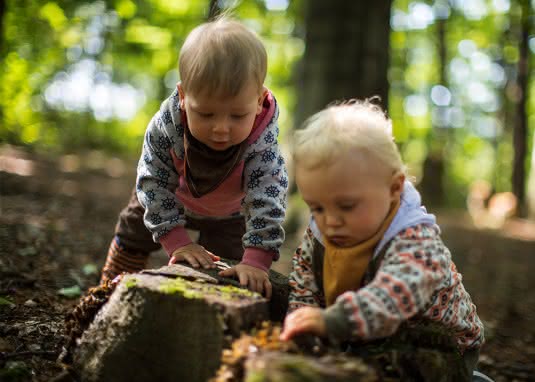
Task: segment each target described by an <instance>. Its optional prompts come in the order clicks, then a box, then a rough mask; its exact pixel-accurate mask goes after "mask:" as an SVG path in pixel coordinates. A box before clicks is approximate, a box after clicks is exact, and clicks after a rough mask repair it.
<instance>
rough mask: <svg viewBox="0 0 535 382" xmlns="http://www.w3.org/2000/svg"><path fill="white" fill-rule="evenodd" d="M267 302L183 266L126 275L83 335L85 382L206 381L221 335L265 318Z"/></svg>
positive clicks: (80, 364)
mask: <svg viewBox="0 0 535 382" xmlns="http://www.w3.org/2000/svg"><path fill="white" fill-rule="evenodd" d="M268 311H269V308H268V303H267V300H266V299H264V298H263V297H262V296H260V295H259V294H258V293H253V292H250V291H248V290H246V289H241V288H238V287H235V286H232V285H223V284H220V283H219V282H218V280H217V279H215V278H214V277H211V276H209V275H207V274H205V273H201V272H197V271H195V270H193V269H191V268H188V267H184V266H181V265H176V264H175V265H172V266H169V267H163V268H161V269H159V270H152V271H145V273H141V274H133V275H127V276H125V277H124V278H123V280H122V281H121V282H120V284H119V285H118V286H117V288H116V290H115V291H114V293H113V294H112V296H111V297H110V300H109V301H108V302H107V303H106V304H105V305H104V306H103V308H102V309H101V310H100V312H99V313H98V314H97V316H96V317H95V320H94V321H93V322H92V324H91V325H90V326H89V328H88V329H87V330H86V331H85V332H84V333H83V335H82V337H81V339H80V341H79V344H78V346H77V348H76V350H75V354H74V367H75V369H76V370H78V371H80V373H81V379H82V380H83V381H103V380H105V381H129V382H131V381H149V380H157V381H180V380H183V381H206V380H207V379H208V378H209V377H211V376H212V375H213V374H214V373H215V371H216V369H217V367H218V366H219V363H220V356H221V351H222V349H223V346H224V342H225V336H227V335H230V336H237V335H239V333H240V331H242V330H247V329H249V328H251V327H252V326H253V325H254V324H255V323H257V322H260V321H263V320H267V319H268V317H269V314H268Z"/></svg>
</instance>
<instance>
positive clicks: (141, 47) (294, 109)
mask: <svg viewBox="0 0 535 382" xmlns="http://www.w3.org/2000/svg"><path fill="white" fill-rule="evenodd" d="M534 4H535V1H534V0H463V1H461V0H426V1H424V0H421V1H411V0H380V1H375V2H372V3H366V2H351V1H342V0H336V1H332V2H325V1H319V0H309V1H304V0H241V1H240V0H180V1H168V0H139V1H134V0H99V1H82V0H80V1H68V0H57V1H46V0H19V1H15V0H7V1H0V142H4V143H10V144H15V145H23V146H26V147H29V148H31V149H35V150H46V151H50V152H54V153H64V152H76V151H78V150H81V149H98V150H106V151H110V152H114V153H123V154H132V155H133V156H137V154H138V151H139V148H140V146H141V141H142V135H143V133H144V130H145V127H146V125H147V123H148V121H149V119H150V118H151V117H152V115H153V114H154V112H155V111H156V110H157V109H158V107H159V104H160V102H161V101H162V100H163V99H165V98H166V97H167V95H168V94H169V93H170V92H171V91H172V90H173V88H174V87H175V84H176V82H177V81H178V80H179V79H178V71H177V67H176V66H177V56H178V52H179V49H180V46H181V44H182V42H183V40H184V38H185V36H186V35H187V33H188V32H189V31H190V30H191V29H192V28H193V27H194V26H196V25H198V24H199V23H201V22H203V21H204V20H206V19H207V18H208V17H209V14H210V10H212V13H214V12H215V13H217V10H227V9H230V10H231V12H232V13H233V14H234V15H235V16H236V17H237V18H239V19H241V20H242V21H243V22H244V23H246V24H247V25H248V26H249V27H251V28H253V29H254V30H256V31H257V32H258V33H259V34H260V36H261V37H262V39H263V40H264V42H265V44H266V48H267V51H268V56H269V70H268V77H267V81H266V82H267V86H268V87H270V88H271V89H272V90H273V92H274V93H275V94H276V96H277V99H278V100H279V102H280V104H281V110H282V113H281V120H280V125H281V131H282V134H281V135H282V137H281V138H282V140H283V141H284V140H286V139H287V138H288V135H287V133H288V132H289V131H290V130H291V129H293V128H294V127H295V126H296V125H298V124H299V123H300V122H301V121H302V120H303V119H304V118H305V117H306V116H308V115H310V114H311V113H313V112H314V111H316V110H318V109H320V108H322V107H324V106H325V105H326V104H328V103H329V102H331V101H334V100H336V99H340V98H352V97H360V98H362V97H370V96H373V95H376V94H378V95H380V96H381V97H382V100H383V102H384V103H385V105H388V110H389V114H390V116H391V117H392V119H393V121H394V133H395V135H396V138H397V141H398V143H399V145H400V148H401V150H402V154H403V157H404V159H405V161H406V162H407V163H408V165H409V169H410V173H411V175H413V176H414V177H415V178H416V180H417V182H421V189H422V190H423V192H424V194H425V195H424V198H425V200H427V201H429V202H432V203H435V204H437V205H442V206H457V207H459V206H463V205H464V203H465V200H466V195H467V194H468V193H469V191H470V187H471V184H473V182H474V181H475V180H484V181H486V182H488V184H489V187H490V188H491V190H492V192H505V191H513V192H514V193H515V195H516V196H517V197H518V199H519V202H520V207H521V208H520V211H521V212H523V211H525V209H526V205H527V203H528V202H529V201H530V200H531V203H534V204H535V156H534V154H533V142H534V139H535V134H534V130H535V97H534V86H535V85H534V81H533V76H532V75H531V73H532V71H533V57H534V54H533V53H534V52H535V36H534V31H533V25H534V24H535V23H534V15H533V9H534ZM530 198H531V199H530ZM533 209H534V210H535V206H533Z"/></svg>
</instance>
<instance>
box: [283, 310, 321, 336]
mask: <svg viewBox="0 0 535 382" xmlns="http://www.w3.org/2000/svg"><path fill="white" fill-rule="evenodd" d="M321 311H322V310H321V309H320V308H313V307H304V308H299V309H297V310H296V311H295V312H292V313H290V314H289V315H287V316H286V318H285V319H284V329H283V331H282V333H281V335H280V339H281V340H282V341H288V340H290V339H292V337H294V336H296V335H299V334H305V333H309V334H315V335H317V336H319V337H325V335H326V334H327V333H326V332H327V329H326V325H325V319H324V318H323V314H322V312H321Z"/></svg>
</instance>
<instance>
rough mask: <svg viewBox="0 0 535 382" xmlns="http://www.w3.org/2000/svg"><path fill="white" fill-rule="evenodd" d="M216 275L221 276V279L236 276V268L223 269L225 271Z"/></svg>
mask: <svg viewBox="0 0 535 382" xmlns="http://www.w3.org/2000/svg"><path fill="white" fill-rule="evenodd" d="M218 275H219V276H222V277H232V276H236V268H229V269H225V270H223V271H221V272H219V273H218Z"/></svg>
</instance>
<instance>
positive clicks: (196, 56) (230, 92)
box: [178, 15, 267, 96]
mask: <svg viewBox="0 0 535 382" xmlns="http://www.w3.org/2000/svg"><path fill="white" fill-rule="evenodd" d="M178 70H179V73H180V79H181V81H182V87H183V88H184V91H185V92H191V93H193V94H198V93H200V92H209V93H216V94H220V95H223V96H235V95H237V94H238V93H239V92H240V91H241V90H242V89H243V88H244V86H246V85H247V83H248V82H249V81H254V82H255V84H256V85H258V90H259V92H260V90H261V89H262V85H263V83H264V80H265V78H266V71H267V53H266V49H265V47H264V45H263V44H262V41H260V39H259V37H258V36H257V35H256V34H255V33H254V32H253V31H251V30H249V29H248V28H247V27H245V26H244V25H243V24H241V23H239V22H238V21H234V20H232V19H230V18H229V17H227V16H225V15H223V16H220V17H218V18H217V19H215V20H214V21H210V22H207V23H204V24H201V25H199V26H198V27H196V28H195V29H193V30H192V31H191V32H190V34H189V35H188V37H187V38H186V41H184V44H183V45H182V49H181V50H180V58H179V61H178Z"/></svg>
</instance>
